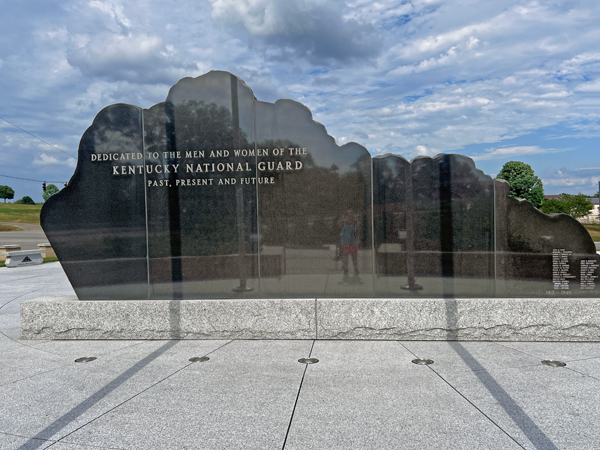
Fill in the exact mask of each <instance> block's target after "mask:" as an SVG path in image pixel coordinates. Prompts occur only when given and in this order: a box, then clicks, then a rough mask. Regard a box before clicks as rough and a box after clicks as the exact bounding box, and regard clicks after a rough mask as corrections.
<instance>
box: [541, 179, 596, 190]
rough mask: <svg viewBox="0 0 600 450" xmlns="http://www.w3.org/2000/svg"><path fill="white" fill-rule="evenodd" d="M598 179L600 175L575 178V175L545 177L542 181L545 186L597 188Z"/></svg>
mask: <svg viewBox="0 0 600 450" xmlns="http://www.w3.org/2000/svg"><path fill="white" fill-rule="evenodd" d="M598 180H600V177H586V178H574V177H562V178H561V177H558V178H544V179H543V180H542V182H543V183H544V186H546V187H550V186H556V187H576V186H579V187H580V188H587V189H591V188H597V187H598Z"/></svg>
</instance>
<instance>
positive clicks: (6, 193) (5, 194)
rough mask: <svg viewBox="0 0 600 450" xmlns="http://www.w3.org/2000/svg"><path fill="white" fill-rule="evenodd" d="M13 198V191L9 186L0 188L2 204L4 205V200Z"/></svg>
mask: <svg viewBox="0 0 600 450" xmlns="http://www.w3.org/2000/svg"><path fill="white" fill-rule="evenodd" d="M14 197H15V191H13V189H12V188H11V187H10V186H0V198H3V199H4V203H6V199H9V200H10V199H12V198H14Z"/></svg>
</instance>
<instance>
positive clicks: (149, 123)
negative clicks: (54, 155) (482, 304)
mask: <svg viewBox="0 0 600 450" xmlns="http://www.w3.org/2000/svg"><path fill="white" fill-rule="evenodd" d="M41 223H42V227H43V228H44V231H45V233H46V235H47V237H48V240H49V241H50V243H51V244H52V246H53V248H54V250H55V252H56V254H57V256H58V258H59V260H60V262H61V264H62V266H63V268H64V270H65V272H66V274H67V276H68V278H69V280H70V282H71V284H72V285H73V287H74V289H75V291H76V293H77V295H78V297H79V298H80V299H82V300H93V299H124V300H125V299H195V298H196V299H211V298H240V297H242V298H246V297H248V298H251V297H257V298H301V297H315V298H317V297H333V298H340V297H354V298H366V297H414V296H423V297H495V296H498V297H548V296H550V297H556V296H564V297H586V296H597V291H596V289H597V287H596V278H597V276H598V266H599V262H600V258H599V257H598V255H596V251H595V246H594V243H593V242H592V240H591V238H590V236H589V234H588V233H587V231H586V230H585V228H583V226H582V225H580V224H579V223H578V222H577V221H575V220H574V219H572V218H570V217H569V216H566V215H562V214H561V215H546V214H543V213H541V212H540V211H538V210H536V209H535V208H534V207H533V206H532V205H531V204H530V203H529V202H526V201H518V200H515V199H512V198H509V197H508V185H507V184H506V183H505V182H504V181H499V180H493V179H492V178H490V177H489V176H487V175H485V174H483V173H482V172H481V171H480V170H478V169H476V167H475V165H474V163H473V161H472V160H471V159H469V158H467V157H465V156H460V155H453V154H452V155H438V156H436V157H435V158H424V157H419V158H416V159H414V160H413V161H412V162H409V161H407V160H406V159H404V158H402V157H400V156H396V155H385V156H377V157H375V158H371V156H370V154H369V152H368V151H367V150H366V149H365V148H364V147H362V146H360V145H358V144H356V143H349V144H345V145H343V146H338V145H337V144H336V143H335V140H334V139H333V138H332V137H331V136H329V135H328V134H327V132H326V130H325V127H323V125H321V124H319V123H317V122H315V121H314V120H313V119H312V114H311V112H310V111H309V110H308V109H307V108H306V107H305V106H303V105H302V104H300V103H297V102H294V101H291V100H278V101H277V102H275V103H274V104H272V103H266V102H261V101H258V100H256V98H255V97H254V95H253V93H252V91H251V90H250V89H249V88H248V87H247V86H246V85H245V84H244V82H243V81H241V80H240V79H238V78H237V77H235V76H234V75H232V74H229V73H227V72H218V71H213V72H210V73H207V74H206V75H203V76H201V77H198V78H195V79H191V78H184V79H182V80H181V81H179V82H178V83H177V84H176V85H175V86H173V88H172V89H171V91H170V92H169V95H168V97H167V99H166V101H165V102H164V103H160V104H158V105H155V106H153V107H151V108H150V109H147V110H146V109H141V108H138V107H135V106H131V105H124V104H117V105H112V106H109V107H107V108H105V109H104V110H102V111H101V112H100V113H99V114H98V116H97V117H96V119H95V120H94V123H93V124H92V126H91V127H90V128H89V129H88V130H87V131H86V133H85V134H84V136H83V138H82V140H81V144H80V147H79V159H78V163H77V169H76V171H75V174H74V175H73V177H72V179H71V180H70V182H69V184H68V186H67V187H66V188H65V189H63V190H62V191H61V192H60V193H58V194H56V195H54V196H52V197H51V198H50V199H49V200H48V201H47V202H46V204H45V205H44V207H43V209H42V215H41Z"/></svg>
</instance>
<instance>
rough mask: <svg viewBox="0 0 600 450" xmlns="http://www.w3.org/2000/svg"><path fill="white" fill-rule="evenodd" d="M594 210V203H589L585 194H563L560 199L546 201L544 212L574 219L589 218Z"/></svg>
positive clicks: (543, 204)
mask: <svg viewBox="0 0 600 450" xmlns="http://www.w3.org/2000/svg"><path fill="white" fill-rule="evenodd" d="M593 209H594V205H593V204H592V202H590V201H588V200H587V198H586V196H585V195H584V194H581V193H579V194H577V195H571V194H561V195H560V198H553V199H549V200H544V202H543V203H542V211H544V212H545V213H547V214H550V213H565V214H569V215H570V216H571V217H573V218H574V219H581V218H582V217H585V216H587V215H588V214H590V213H591V212H592V210H593Z"/></svg>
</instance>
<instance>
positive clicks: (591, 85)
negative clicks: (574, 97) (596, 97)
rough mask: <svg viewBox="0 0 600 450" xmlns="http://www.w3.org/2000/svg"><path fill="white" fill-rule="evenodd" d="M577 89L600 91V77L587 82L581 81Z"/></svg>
mask: <svg viewBox="0 0 600 450" xmlns="http://www.w3.org/2000/svg"><path fill="white" fill-rule="evenodd" d="M575 90H576V91H580V92H600V78H598V79H596V80H593V81H588V82H587V83H581V84H579V85H577V87H576V88H575Z"/></svg>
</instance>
